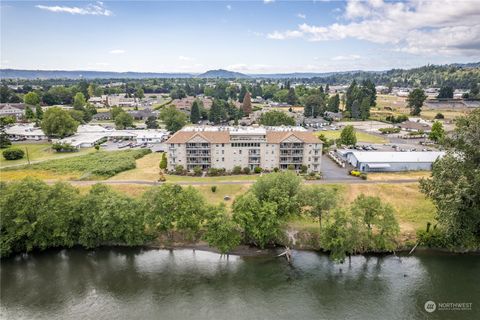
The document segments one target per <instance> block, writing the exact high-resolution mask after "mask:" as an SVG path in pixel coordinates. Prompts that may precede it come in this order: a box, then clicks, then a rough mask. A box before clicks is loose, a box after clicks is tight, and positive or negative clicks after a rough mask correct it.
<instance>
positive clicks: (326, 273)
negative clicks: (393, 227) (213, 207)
mask: <svg viewBox="0 0 480 320" xmlns="http://www.w3.org/2000/svg"><path fill="white" fill-rule="evenodd" d="M430 300H431V301H434V302H435V303H436V306H437V310H435V311H433V312H431V313H429V312H426V311H425V307H424V306H425V303H426V302H427V301H430ZM441 303H472V305H471V308H470V310H452V308H450V309H448V308H447V309H448V310H439V307H440V304H441ZM443 306H444V307H443V309H445V306H448V305H445V304H443ZM467 309H468V308H467ZM0 312H1V319H275V320H278V319H329V320H331V319H469V320H472V319H480V256H475V255H449V254H438V253H435V254H434V253H416V254H415V255H414V256H408V257H407V256H403V257H395V256H385V257H377V256H356V257H353V258H352V260H351V263H348V260H347V261H346V262H345V263H344V264H334V263H332V262H331V261H330V260H329V259H328V257H327V256H326V255H323V254H317V253H314V252H305V251H294V252H293V263H292V265H288V264H287V263H286V261H285V260H284V259H282V258H274V257H238V256H232V255H230V256H229V257H228V259H227V258H226V257H221V256H220V255H218V254H215V253H210V252H204V251H198V250H197V251H193V250H174V251H171V252H170V251H168V250H144V249H111V248H102V249H98V250H94V251H86V250H82V249H69V250H48V251H45V252H40V253H33V254H28V255H18V256H15V257H12V258H9V259H5V260H2V263H1V301H0Z"/></svg>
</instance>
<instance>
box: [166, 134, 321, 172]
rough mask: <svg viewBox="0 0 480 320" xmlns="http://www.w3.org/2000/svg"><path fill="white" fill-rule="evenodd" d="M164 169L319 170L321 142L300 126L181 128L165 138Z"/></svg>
mask: <svg viewBox="0 0 480 320" xmlns="http://www.w3.org/2000/svg"><path fill="white" fill-rule="evenodd" d="M166 144H167V150H168V169H169V170H173V169H175V167H176V166H177V165H182V166H183V167H184V168H186V169H187V170H193V168H195V167H197V166H198V167H201V168H202V169H203V170H207V169H208V168H225V169H226V170H232V169H233V168H234V167H235V166H240V167H242V168H245V167H249V168H250V169H252V170H253V169H254V168H255V167H260V168H262V169H267V170H273V169H274V168H279V169H282V170H284V169H287V168H288V167H289V166H293V167H294V168H295V169H296V170H300V168H301V166H302V165H305V166H307V168H308V169H307V170H308V171H309V172H320V167H321V155H322V142H321V141H320V140H319V139H318V138H317V137H316V136H315V135H314V134H313V133H311V132H308V131H307V130H305V129H304V128H302V127H208V126H199V127H193V126H192V127H185V128H183V129H182V130H180V131H178V132H176V133H175V134H174V135H173V136H172V137H170V139H168V140H167V142H166Z"/></svg>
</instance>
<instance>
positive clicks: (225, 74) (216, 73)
mask: <svg viewBox="0 0 480 320" xmlns="http://www.w3.org/2000/svg"><path fill="white" fill-rule="evenodd" d="M196 77H197V78H224V79H240V78H250V76H248V75H246V74H243V73H240V72H234V71H228V70H223V69H218V70H208V71H207V72H205V73H202V74H199V75H197V76H196Z"/></svg>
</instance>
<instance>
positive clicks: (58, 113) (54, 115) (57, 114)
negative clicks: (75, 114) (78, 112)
mask: <svg viewBox="0 0 480 320" xmlns="http://www.w3.org/2000/svg"><path fill="white" fill-rule="evenodd" d="M78 125H79V123H78V122H77V121H75V120H74V119H73V118H72V116H71V115H70V114H69V113H68V111H66V110H63V109H62V108H59V107H53V108H49V109H48V110H47V111H45V113H44V114H43V120H42V123H41V127H42V130H43V132H44V133H45V134H46V135H47V136H51V137H57V138H64V137H66V136H70V135H72V134H74V133H75V132H77V127H78Z"/></svg>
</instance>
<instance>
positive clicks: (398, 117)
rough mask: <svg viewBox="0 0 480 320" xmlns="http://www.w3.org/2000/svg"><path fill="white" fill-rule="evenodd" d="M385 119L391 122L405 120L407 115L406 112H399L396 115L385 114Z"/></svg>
mask: <svg viewBox="0 0 480 320" xmlns="http://www.w3.org/2000/svg"><path fill="white" fill-rule="evenodd" d="M385 120H386V121H388V122H391V123H401V122H404V121H407V120H408V116H407V115H406V114H401V115H399V116H397V117H395V116H393V115H391V116H387V117H386V118H385Z"/></svg>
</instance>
